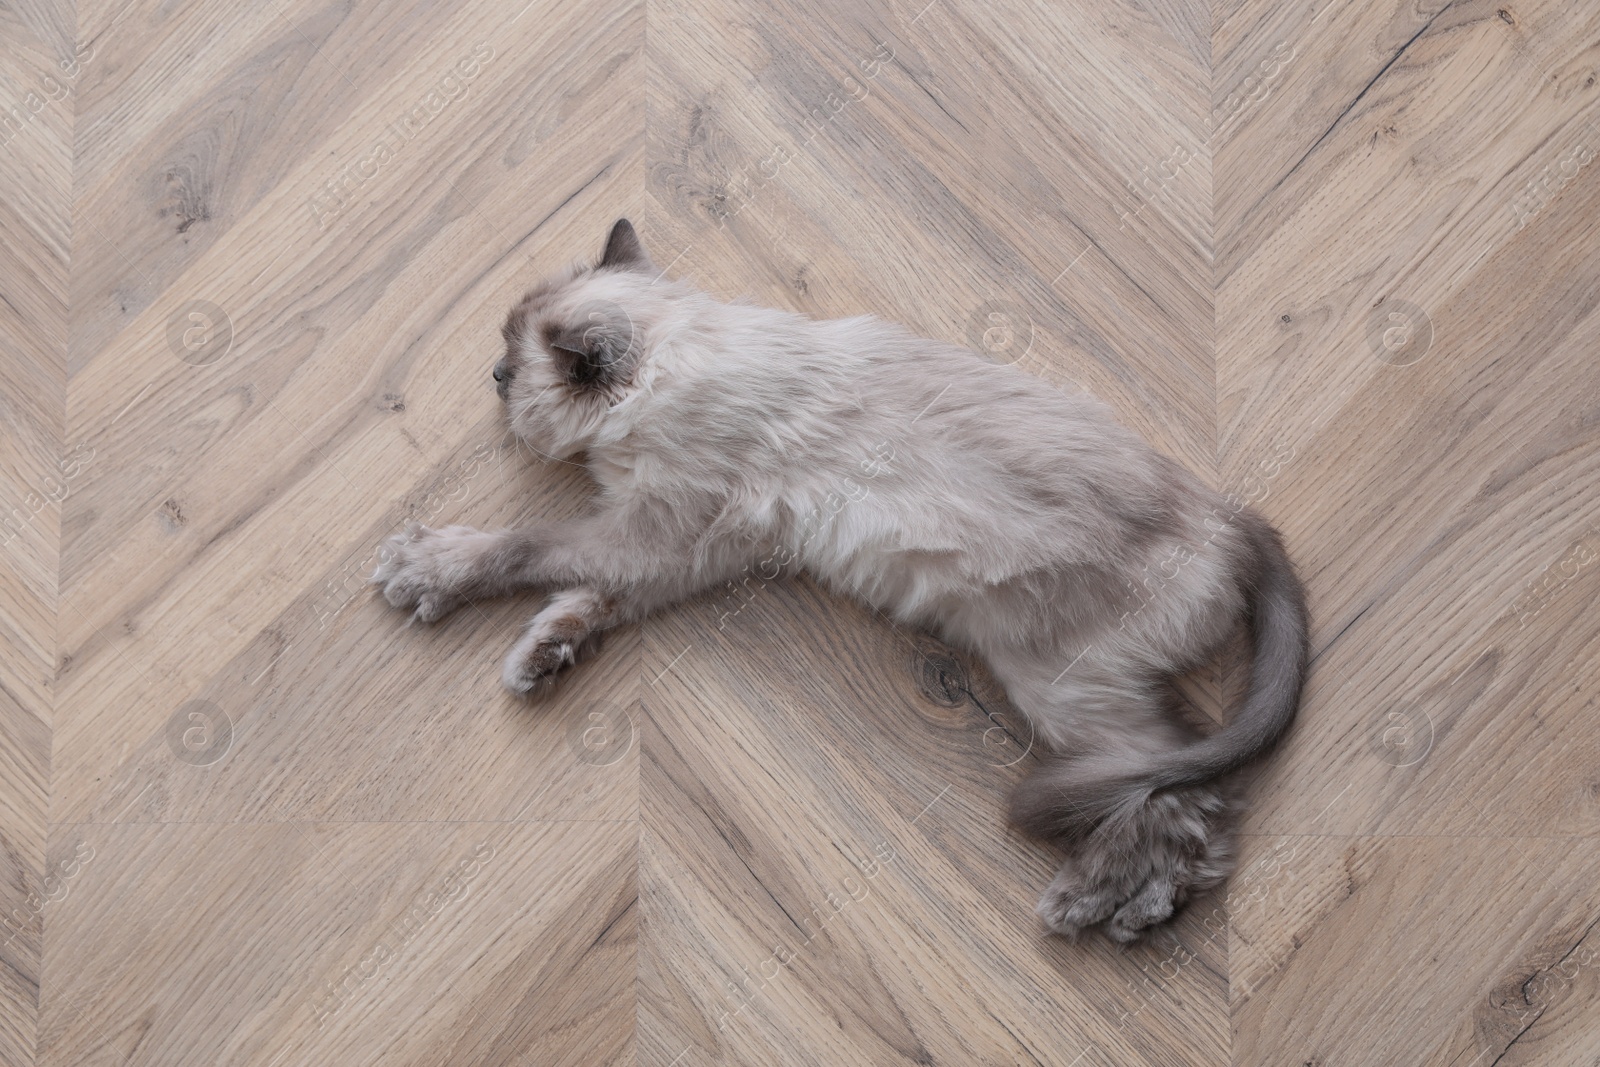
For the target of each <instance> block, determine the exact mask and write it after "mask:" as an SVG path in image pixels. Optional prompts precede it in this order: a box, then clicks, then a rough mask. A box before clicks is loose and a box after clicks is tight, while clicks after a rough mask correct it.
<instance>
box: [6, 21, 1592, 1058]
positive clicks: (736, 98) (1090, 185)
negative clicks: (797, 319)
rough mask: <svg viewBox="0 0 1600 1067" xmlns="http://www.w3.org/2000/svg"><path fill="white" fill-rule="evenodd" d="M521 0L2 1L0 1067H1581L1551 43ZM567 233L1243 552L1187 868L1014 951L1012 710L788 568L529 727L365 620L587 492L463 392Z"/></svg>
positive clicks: (1574, 499)
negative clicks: (1306, 635) (1272, 741)
mask: <svg viewBox="0 0 1600 1067" xmlns="http://www.w3.org/2000/svg"><path fill="white" fill-rule="evenodd" d="M521 2H522V0H515V2H513V3H511V4H509V5H506V4H499V5H497V4H493V3H489V2H486V0H464V2H460V3H451V4H446V3H424V2H417V0H399V2H396V3H393V4H387V5H378V4H373V3H370V2H352V3H335V4H323V3H317V2H312V0H267V2H266V3H263V4H257V5H239V4H232V3H222V2H220V0H177V2H166V0H162V2H157V0H78V2H77V3H76V4H75V5H74V3H73V0H5V2H4V3H0V40H3V41H4V48H3V49H0V109H6V110H0V142H3V144H0V190H3V192H4V196H3V199H0V247H3V249H4V256H3V259H0V297H3V299H0V343H3V352H4V361H3V364H0V405H3V414H4V430H5V432H4V438H3V442H0V513H3V517H0V539H3V545H0V551H3V554H4V563H5V565H4V566H3V567H0V632H3V640H4V648H5V655H4V659H3V666H0V672H3V673H0V842H3V849H0V914H3V915H4V916H5V918H4V920H3V923H4V928H5V933H4V936H3V947H0V1063H4V1064H6V1065H13V1064H15V1065H19V1067H31V1065H35V1064H37V1065H40V1067H44V1065H50V1067H57V1065H61V1067H65V1065H69V1064H70V1065H77V1064H91V1065H123V1064H126V1065H130V1067H131V1065H162V1067H168V1065H180V1064H181V1065H189V1064H194V1065H235V1064H238V1065H247V1064H248V1065H260V1067H293V1065H299V1064H310V1065H319V1067H320V1065H325V1064H337V1065H340V1067H358V1065H368V1064H374V1065H375V1064H384V1065H389V1064H416V1065H419V1067H420V1065H428V1067H433V1065H441V1064H448V1065H457V1064H475V1065H499V1064H578V1065H587V1064H605V1063H629V1064H632V1063H638V1064H641V1065H649V1067H692V1065H695V1064H707V1063H720V1064H738V1065H746V1064H795V1065H801V1064H823V1065H829V1067H832V1065H844V1064H900V1063H906V1064H910V1063H922V1064H944V1065H968V1064H1041V1065H1051V1067H1058V1065H1059V1067H1069V1065H1070V1067H1091V1065H1093V1067H1123V1065H1141V1064H1151V1065H1156V1064H1161V1065H1212V1064H1264V1065H1265V1064H1270V1065H1283V1064H1294V1065H1300V1064H1304V1065H1313V1064H1314V1065H1319V1067H1330V1065H1338V1067H1344V1065H1388V1064H1438V1065H1451V1067H1484V1065H1488V1064H1501V1065H1506V1067H1510V1065H1514V1064H1527V1065H1534V1064H1537V1065H1575V1067H1578V1065H1594V1064H1597V1063H1600V934H1596V933H1594V932H1593V931H1594V930H1595V928H1596V924H1597V922H1600V837H1597V833H1600V728H1597V726H1596V722H1595V720H1596V716H1597V708H1596V702H1595V683H1596V680H1597V677H1600V616H1597V614H1596V613H1595V611H1594V610H1592V603H1593V602H1594V600H1595V598H1596V595H1597V593H1600V578H1597V577H1596V575H1597V572H1600V566H1597V564H1600V526H1597V523H1600V499H1597V496H1596V492H1595V486H1596V484H1597V480H1600V375H1597V367H1596V362H1597V360H1596V356H1597V353H1600V314H1597V312H1596V308H1597V303H1600V178H1597V177H1596V170H1600V167H1595V166H1591V165H1590V164H1591V162H1592V161H1593V159H1594V156H1595V154H1596V152H1597V151H1600V124H1597V122H1596V120H1597V117H1600V110H1597V106H1596V105H1597V101H1600V85H1597V79H1600V8H1597V7H1595V6H1594V5H1593V4H1590V3H1587V2H1580V0H1497V2H1471V0H1454V2H1445V0H1403V2H1401V0H1282V2H1268V0H1215V2H1214V3H1213V4H1212V5H1211V6H1210V7H1209V8H1208V7H1207V6H1206V5H1205V4H1203V3H1200V2H1197V0H1107V2H1104V3H1099V2H1096V3H1090V2H1088V0H1067V2H1064V3H1042V2H1038V0H996V2H987V0H932V2H931V3H930V2H928V0H865V2H850V3H846V2H843V0H826V2H807V3H796V2H790V0H772V2H768V3H765V4H762V5H759V6H757V7H751V6H748V5H745V4H741V3H734V2H732V0H642V2H640V0H623V2H616V3H612V2H609V0H597V2H594V3H588V4H557V3H554V2H551V0H532V2H531V3H528V4H527V5H526V6H525V7H524V6H521ZM519 8H520V10H519ZM620 215H627V216H629V217H631V218H633V219H635V220H636V222H637V223H638V224H639V226H640V229H641V232H642V233H643V235H644V237H645V240H646V242H647V244H648V245H649V247H650V248H651V249H652V252H653V254H654V255H655V257H656V258H657V260H658V262H661V263H663V264H669V270H670V271H671V273H673V274H675V275H679V276H683V277H687V278H691V279H693V280H695V281H696V282H697V283H698V284H700V285H701V286H703V287H705V288H707V289H708V290H710V291H712V292H715V293H718V294H722V295H725V296H729V297H731V296H736V295H741V294H742V295H745V296H748V297H749V298H751V299H753V300H755V301H758V302H762V303H768V304H774V305H779V306H784V307H791V308H795V309H799V310H802V311H805V312H807V313H809V314H813V315H817V316H837V315H846V314H856V313H861V312H876V313H879V314H882V315H885V316H887V317H890V318H894V319H898V320H900V321H903V322H905V323H906V324H908V325H909V326H911V327H912V328H914V329H916V330H918V331H920V332H922V333H924V334H927V335H931V336H934V337H940V338H947V339H952V340H965V341H967V342H968V343H971V344H974V345H976V346H979V347H984V348H987V349H988V350H989V351H990V353H991V354H992V355H993V356H995V357H996V358H1000V359H1004V360H1008V361H1015V362H1017V363H1018V364H1020V365H1021V366H1023V367H1024V368H1025V369H1027V370H1028V371H1030V372H1032V373H1035V374H1038V375H1040V376H1042V377H1044V378H1047V379H1049V380H1050V381H1053V382H1057V383H1059V384H1061V386H1062V387H1063V388H1074V387H1083V388H1087V389H1091V390H1093V391H1094V392H1096V393H1098V394H1099V395H1101V396H1103V397H1104V398H1106V399H1107V400H1108V401H1109V402H1110V403H1112V404H1113V405H1114V406H1115V407H1116V409H1117V410H1118V412H1119V413H1120V415H1121V416H1122V417H1123V418H1124V419H1125V420H1126V421H1127V422H1129V423H1130V424H1131V425H1133V426H1135V427H1137V428H1138V429H1140V430H1141V431H1142V432H1144V433H1145V434H1146V435H1147V436H1149V437H1150V438H1151V439H1152V440H1154V441H1155V442H1157V443H1158V445H1160V446H1161V447H1162V448H1164V449H1165V450H1167V451H1168V452H1170V453H1171V454H1173V455H1175V456H1177V457H1179V458H1181V459H1182V460H1183V461H1184V462H1186V463H1187V464H1189V465H1190V466H1192V467H1194V468H1195V469H1196V470H1198V471H1199V472H1201V474H1202V475H1203V476H1205V477H1206V478H1208V479H1210V480H1211V481H1212V482H1213V483H1214V484H1216V485H1218V486H1220V487H1223V488H1225V489H1227V490H1229V491H1232V492H1236V493H1238V494H1240V495H1241V496H1246V497H1248V498H1250V499H1254V500H1256V501H1257V502H1258V506H1259V507H1260V508H1261V509H1262V510H1263V511H1265V512H1266V513H1267V514H1268V515H1269V516H1270V517H1271V518H1272V519H1273V520H1274V521H1275V522H1276V523H1278V524H1279V525H1280V526H1281V527H1282V529H1283V530H1284V531H1285V533H1286V536H1287V538H1288V541H1289V543H1290V546H1291V549H1292V551H1293V553H1294V554H1295V556H1296V558H1297V559H1298V561H1299V563H1300V566H1301V569H1302V571H1303V573H1304V576H1305V577H1306V579H1307V581H1308V584H1309V587H1310V590H1311V595H1312V601H1313V611H1314V615H1315V633H1314V644H1315V651H1316V660H1315V664H1314V668H1313V673H1312V676H1311V681H1310V686H1309V690H1308V694H1307V700H1306V704H1305V707H1304V711H1303V714H1302V718H1301V721H1300V725H1299V726H1298V728H1297V730H1296V732H1295V733H1294V735H1293V736H1292V738H1291V740H1290V742H1289V743H1288V745H1287V747H1286V749H1285V750H1284V751H1283V752H1282V753H1281V755H1280V756H1279V757H1278V758H1277V759H1276V760H1275V761H1274V762H1272V763H1271V764H1269V765H1267V766H1266V767H1264V768H1262V769H1261V770H1260V771H1258V772H1255V773H1254V774H1253V781H1252V783H1251V787H1250V795H1251V796H1252V798H1253V803H1254V806H1253V809H1252V812H1251V815H1250V818H1249V821H1248V824H1247V827H1246V832H1247V836H1246V837H1245V839H1244V861H1243V867H1242V870H1241V873H1240V874H1239V875H1237V876H1236V877H1235V879H1234V881H1233V883H1232V885H1231V887H1230V889H1229V890H1228V891H1227V892H1225V893H1223V892H1219V893H1216V894H1214V895H1212V896H1210V897H1208V898H1205V899H1202V900H1200V901H1197V902H1196V903H1194V904H1193V905H1192V906H1191V907H1190V909H1189V910H1188V911H1187V912H1186V913H1185V915H1184V917H1183V918H1182V920H1181V921H1180V922H1178V923H1177V924H1176V925H1175V926H1174V927H1172V928H1171V929H1170V930H1169V931H1167V932H1165V933H1163V935H1162V936H1161V937H1160V938H1158V939H1156V940H1155V941H1154V942H1152V943H1149V944H1146V945H1142V946H1140V947H1137V948H1135V949H1133V950H1132V951H1123V950H1121V949H1117V948H1114V947H1112V946H1110V945H1109V944H1108V943H1102V942H1098V941H1091V942H1085V943H1083V944H1078V945H1074V944H1069V943H1065V942H1063V941H1061V940H1059V939H1055V938H1045V937H1043V936H1041V931H1040V928H1039V926H1038V923H1037V920H1036V919H1035V918H1034V916H1033V914H1032V911H1031V909H1032V905H1033V902H1034V899H1035V897H1036V895H1037V893H1038V891H1039V889H1040V888H1041V887H1042V886H1043V885H1044V883H1045V882H1046V881H1047V880H1048V878H1049V876H1050V873H1051V872H1052V870H1053V867H1054V862H1053V857H1051V856H1050V855H1049V854H1048V853H1047V852H1045V851H1044V850H1042V849H1040V848H1038V847H1036V846H1034V845H1032V844H1029V843H1027V842H1025V841H1023V840H1022V839H1020V838H1018V837H1017V836H1016V835H1015V834H1013V833H1011V832H1009V831H1007V830H1006V829H1005V828H1004V825H1003V820H1002V806H1003V797H1004V794H1005V791H1006V789H1007V787H1008V786H1009V784H1010V783H1011V782H1013V781H1014V780H1016V778H1018V777H1019V776H1020V774H1021V772H1022V770H1023V765H1024V763H1025V761H1027V760H1029V759H1031V758H1033V757H1032V756H1031V754H1029V753H1028V751H1027V746H1026V736H1025V731H1024V730H1023V729H1022V728H1021V727H1020V725H1019V723H1018V722H1017V721H1016V717H1015V715H1014V713H1013V712H1011V711H1010V710H1009V709H1008V708H1007V706H1006V704H1005V702H1004V698H1003V696H1002V695H1001V694H999V693H998V692H996V691H995V687H994V686H993V684H992V682H990V681H989V680H987V679H986V677H985V676H984V673H983V672H982V670H981V669H980V668H979V667H978V666H977V665H974V664H971V663H965V662H962V661H961V660H960V659H959V658H958V657H954V656H953V655H952V654H951V653H950V652H949V651H948V650H946V649H943V648H941V647H940V646H939V645H938V644H937V643H936V642H934V641H933V640H931V639H930V638H928V637H926V636H925V635H920V634H914V633H905V632H900V631H897V630H895V629H894V628H892V627H890V626H889V625H888V624H887V623H886V622H885V621H884V620H882V619H880V618H876V617H874V615H873V613H872V612H871V611H869V610H867V609H864V608H862V607H860V606H858V605H855V604H852V603H849V602H846V601H843V600H840V599H838V598H836V597H834V596H832V595H829V594H825V593H823V592H822V591H820V590H819V589H818V588H817V587H815V586H814V585H812V584H810V583H808V582H806V581H803V580H802V581H794V582H782V583H771V584H768V583H763V582H761V581H760V580H759V579H753V580H751V581H749V582H746V583H742V584H741V585H739V586H738V587H736V588H730V589H728V590H724V591H720V592H719V593H717V594H716V595H713V596H707V597H704V598H702V599H700V600H698V601H695V602H693V603H689V604H686V605H683V606H682V607H680V608H678V609H675V610H673V611H671V612H668V613H666V614H664V615H662V616H660V617H658V618H655V619H653V620H651V621H649V622H648V623H647V624H645V625H643V626H638V627H632V628H629V629H627V630H624V631H619V632H617V633H615V634H613V635H612V636H611V639H610V641H609V643H608V645H607V647H606V649H605V651H604V652H603V654H602V655H601V656H600V657H598V658H597V659H595V660H594V661H593V662H591V663H589V664H586V665H584V666H582V667H581V668H579V669H578V670H577V671H576V672H574V673H572V674H571V675H570V676H569V677H568V678H566V679H565V681H564V682H563V684H562V686H561V688H560V689H559V690H558V692H557V693H556V694H555V696H554V697H553V698H552V699H551V700H549V701H547V702H545V703H544V704H541V705H536V706H535V705H527V704H524V703H522V702H519V701H518V700H516V699H513V698H512V697H510V696H508V695H507V694H506V693H504V692H503V691H502V690H501V688H500V685H499V681H498V673H499V669H498V665H499V660H500V657H501V656H502V654H503V653H504V651H505V649H506V648H507V647H508V646H509V644H510V643H511V641H512V640H513V639H514V637H515V633H516V629H517V627H518V625H519V624H520V622H521V621H522V620H523V619H524V618H525V617H526V616H527V615H528V614H529V613H530V612H531V611H532V610H533V609H534V607H535V606H536V604H534V603H532V602H528V601H522V602H516V603H485V604H480V605H477V607H476V609H475V610H467V611H463V612H461V613H458V614H457V615H456V616H454V617H452V618H450V619H448V620H447V621H445V622H443V623H441V624H439V625H437V626H435V627H432V628H424V627H420V626H419V627H407V626H406V625H404V622H403V619H402V617H401V616H400V615H399V614H398V613H395V612H393V611H391V610H389V609H388V608H387V607H386V606H385V605H383V604H382V603H381V601H379V600H376V599H375V598H374V597H373V595H372V594H371V593H370V592H369V591H368V590H367V589H366V588H365V587H364V586H363V585H362V583H361V578H362V576H363V575H364V574H365V573H366V572H367V571H369V570H370V568H371V553H372V551H373V549H374V546H376V545H377V543H378V542H379V541H380V540H381V539H382V538H383V537H384V536H385V535H386V534H387V533H389V532H390V531H392V530H394V529H396V528H397V527H399V526H400V525H402V524H403V523H404V522H406V521H408V520H410V519H421V520H423V521H428V520H436V521H440V522H446V521H448V522H465V523H469V524H476V525H485V526H489V525H505V524H511V523H514V522H516V521H518V520H519V519H521V520H526V519H531V518H536V517H538V516H542V515H552V514H557V513H569V512H573V511H576V510H577V509H579V508H581V507H582V506H583V504H584V499H585V495H586V493H587V491H588V483H587V482H586V480H585V476H584V474H583V472H582V471H581V470H580V469H578V468H575V467H572V466H562V465H548V464H544V463H542V462H539V461H538V460H537V459H536V458H535V457H533V456H530V455H529V454H528V453H527V452H526V451H519V450H518V448H517V446H516V445H515V444H514V443H513V442H512V441H511V440H510V439H509V438H508V437H507V436H506V434H505V433H504V432H503V430H502V427H501V424H500V421H499V410H498V401H497V400H496V398H495V396H494V393H493V392H492V390H491V387H490V386H491V383H490V381H489V375H488V372H489V367H490V364H491V363H492V362H493V361H494V359H495V358H496V357H497V356H498V343H499V342H498V326H499V324H500V321H501V319H502V317H503V314H504V312H505V310H506V308H507V307H508V306H509V305H510V304H511V303H512V302H513V300H514V299H515V298H516V297H517V296H518V295H519V294H520V292H521V291H522V290H523V289H524V288H526V287H527V286H528V285H529V284H531V282H532V281H534V280H536V279H538V278H539V277H540V276H542V275H543V274H544V273H545V272H547V271H548V270H550V269H552V268H553V267H555V266H557V265H560V264H563V263H565V262H566V261H568V260H569V259H571V258H574V257H578V256H588V255H593V254H594V253H595V252H596V251H597V250H598V248H599V245H600V242H601V240H602V238H603V235H604V232H605V227H606V226H607V225H608V224H609V223H610V222H611V221H612V220H613V219H614V218H616V217H618V216H620ZM1236 674H1237V672H1236V671H1230V670H1228V669H1227V665H1226V664H1224V665H1220V666H1219V667H1218V668H1217V669H1215V670H1213V671H1210V672H1207V673H1205V674H1204V675H1203V676H1201V677H1197V678H1196V679H1194V680H1193V683H1192V685H1191V687H1190V688H1191V691H1192V695H1193V696H1194V698H1195V700H1196V702H1197V704H1198V705H1199V706H1200V707H1201V708H1202V710H1204V711H1205V712H1207V713H1209V714H1212V715H1218V714H1220V712H1219V711H1218V708H1219V707H1221V706H1223V704H1224V703H1225V701H1224V696H1223V695H1224V694H1225V692H1226V691H1227V689H1228V686H1229V684H1230V683H1231V681H1232V679H1233V678H1234V676H1235V675H1236Z"/></svg>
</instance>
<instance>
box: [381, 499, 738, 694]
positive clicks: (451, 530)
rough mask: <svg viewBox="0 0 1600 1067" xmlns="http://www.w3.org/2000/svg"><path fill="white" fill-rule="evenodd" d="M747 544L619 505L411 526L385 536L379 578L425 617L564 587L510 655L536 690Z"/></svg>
mask: <svg viewBox="0 0 1600 1067" xmlns="http://www.w3.org/2000/svg"><path fill="white" fill-rule="evenodd" d="M674 520H676V521H674ZM749 551H750V546H749V543H748V542H746V541H740V540H737V539H735V538H731V537H730V538H720V539H707V538H705V537H704V536H701V535H700V532H699V530H698V528H697V527H695V526H694V525H691V524H690V523H688V522H686V521H683V516H682V514H681V513H677V514H674V515H673V516H672V517H671V518H667V517H664V516H663V515H662V514H661V513H660V512H653V511H644V510H640V509H634V510H623V509H615V510H612V511H608V512H602V513H599V514H596V515H592V516H589V517H587V518H583V519H576V520H572V521H568V522H562V523H552V524H549V525H546V526H539V527H530V528H525V529H520V530H501V531H481V530H473V529H470V528H468V527H464V526H452V527H446V528H445V529H443V530H430V529H428V528H426V527H420V526H414V527H412V528H411V529H409V530H407V531H406V532H405V533H403V534H398V535H396V536H395V537H392V538H390V539H389V541H388V542H386V543H385V546H384V552H383V562H382V564H380V566H379V568H378V571H377V573H376V574H375V575H374V576H373V579H372V580H373V581H374V582H376V583H378V584H380V585H382V586H383V593H384V596H385V597H386V598H387V599H388V601H389V602H390V603H391V604H393V605H395V606H396V607H409V608H414V609H415V611H416V617H417V618H419V619H421V620H423V621H432V620H433V619H436V618H439V617H440V616H441V615H443V614H444V613H445V612H446V611H449V610H450V609H452V608H454V607H457V606H459V605H461V604H462V603H466V602H469V601H472V600H477V599H481V598H485V597H491V596H505V595H508V594H510V593H514V592H517V591H519V590H523V589H549V588H551V587H556V588H558V589H560V590H561V591H560V592H558V593H556V595H555V596H554V597H553V598H552V599H551V601H550V602H549V604H547V605H546V607H545V608H544V609H543V610H542V611H540V612H539V613H538V614H537V615H535V616H534V618H533V619H532V621H531V622H530V623H529V624H528V627H527V629H526V630H525V631H524V632H523V635H522V637H521V638H520V639H519V640H518V641H517V643H516V645H515V646H514V647H513V648H512V650H511V653H510V655H509V656H508V657H507V658H506V662H505V668H504V670H503V672H502V680H503V681H504V682H505V684H506V686H507V688H509V689H512V690H513V691H515V692H519V693H529V692H532V691H533V690H534V689H536V688H538V687H539V686H540V684H541V683H542V682H543V681H544V680H545V679H547V678H549V677H550V676H551V675H552V674H554V673H555V672H556V671H558V670H559V669H560V668H561V667H562V666H565V665H567V664H570V663H573V662H576V661H577V660H578V659H579V658H580V657H581V656H582V655H583V653H584V652H586V651H588V650H589V649H591V648H593V647H594V646H595V644H596V643H597V640H596V639H597V638H598V636H599V634H600V633H601V632H602V631H603V630H606V629H608V628H610V627H613V626H619V625H621V624H623V623H626V622H631V621H635V620H637V619H641V618H644V617H645V616H646V615H648V614H650V613H651V612H653V611H656V610H658V609H660V608H662V607H665V606H667V605H669V604H672V603H675V602H677V601H680V600H684V599H686V598H688V597H690V596H693V595H694V594H695V593H698V592H700V591H701V590H703V589H706V588H709V587H710V586H712V585H714V584H716V583H718V582H721V581H725V580H727V579H728V578H730V577H732V576H733V575H734V574H736V573H737V572H738V570H739V567H740V566H741V565H742V563H743V561H744V560H745V558H746V557H747V556H748V555H749Z"/></svg>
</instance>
